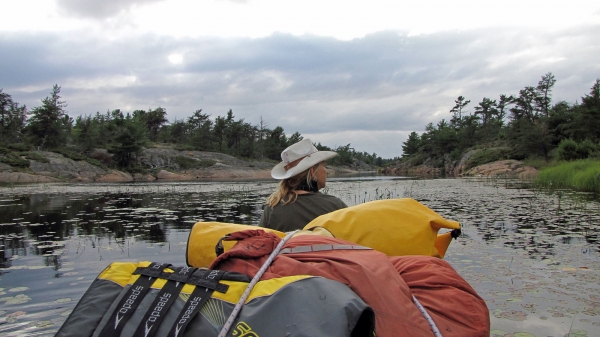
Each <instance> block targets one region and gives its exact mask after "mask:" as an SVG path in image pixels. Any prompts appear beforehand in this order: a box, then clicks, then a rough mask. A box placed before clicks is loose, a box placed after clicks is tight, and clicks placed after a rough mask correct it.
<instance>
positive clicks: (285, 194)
mask: <svg viewBox="0 0 600 337" xmlns="http://www.w3.org/2000/svg"><path fill="white" fill-rule="evenodd" d="M321 164H323V162H320V163H317V164H315V165H313V166H312V167H310V168H309V169H308V170H305V171H302V172H301V173H298V174H297V175H295V176H293V177H290V178H287V179H283V180H282V181H281V182H280V183H279V187H278V188H277V190H276V191H275V192H273V193H272V194H271V195H270V196H269V197H268V198H267V205H269V206H271V208H273V207H275V206H277V205H278V204H279V203H280V202H283V204H284V205H285V204H289V203H291V202H294V201H296V199H297V198H298V194H296V193H295V192H294V191H296V189H297V188H298V186H300V184H301V183H302V181H303V180H306V182H307V183H308V184H313V183H314V184H316V180H317V177H316V176H315V175H314V172H316V171H317V169H318V168H319V165H321ZM311 168H314V170H313V171H312V172H311Z"/></svg>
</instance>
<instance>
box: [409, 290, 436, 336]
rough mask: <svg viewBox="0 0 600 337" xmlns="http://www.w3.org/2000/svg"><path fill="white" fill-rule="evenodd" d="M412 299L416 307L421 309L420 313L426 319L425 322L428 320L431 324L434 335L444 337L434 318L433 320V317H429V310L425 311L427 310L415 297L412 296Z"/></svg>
mask: <svg viewBox="0 0 600 337" xmlns="http://www.w3.org/2000/svg"><path fill="white" fill-rule="evenodd" d="M412 298H413V302H415V305H416V306H417V308H418V309H419V311H420V312H421V314H422V315H423V317H425V320H427V323H429V327H430V328H431V331H433V335H434V336H435V337H442V333H441V332H440V330H439V329H438V327H437V325H435V322H434V321H433V318H431V316H429V313H428V312H427V310H425V308H424V307H423V306H422V305H421V303H420V302H419V301H418V300H417V298H416V297H415V295H412Z"/></svg>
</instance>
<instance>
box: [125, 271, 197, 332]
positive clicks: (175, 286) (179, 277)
mask: <svg viewBox="0 0 600 337" xmlns="http://www.w3.org/2000/svg"><path fill="white" fill-rule="evenodd" d="M195 270H196V268H192V267H177V268H173V273H169V274H167V273H164V274H163V277H161V278H164V279H167V283H166V284H165V285H164V286H163V287H162V289H161V290H160V292H159V293H158V295H157V296H156V298H155V299H154V301H153V302H152V304H151V305H150V307H149V308H148V311H147V312H146V314H145V315H144V318H142V321H141V322H140V324H139V325H138V327H137V329H136V330H135V333H134V334H133V337H153V336H154V335H155V334H156V331H158V327H160V323H162V321H163V319H164V318H165V316H166V315H167V311H169V308H170V307H171V305H172V304H173V303H174V302H175V300H176V299H177V296H179V292H180V291H181V289H182V288H183V286H184V285H185V284H186V282H187V281H188V279H189V278H190V277H191V276H192V274H193V273H194V271H195Z"/></svg>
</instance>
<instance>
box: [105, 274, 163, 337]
mask: <svg viewBox="0 0 600 337" xmlns="http://www.w3.org/2000/svg"><path fill="white" fill-rule="evenodd" d="M169 266H171V265H170V264H167V263H156V262H152V263H150V265H149V266H148V267H145V268H139V267H138V268H137V269H136V270H135V272H134V274H140V277H139V278H138V279H137V280H136V281H135V282H134V283H133V284H132V285H131V287H130V288H129V290H128V291H127V293H126V294H125V296H123V298H121V300H120V301H119V304H118V305H117V308H116V309H115V311H114V312H113V313H112V315H111V316H110V318H109V320H108V322H107V323H106V325H105V326H104V328H103V329H102V332H101V333H100V335H99V337H118V336H119V335H121V331H122V330H123V327H124V326H125V323H127V320H129V318H130V317H131V315H132V314H133V312H134V311H135V309H136V308H137V307H138V306H139V305H140V303H141V302H142V299H143V298H144V295H146V293H147V292H148V290H149V289H150V287H151V286H152V283H154V281H155V280H156V279H157V278H159V277H160V276H161V275H162V273H163V271H164V270H165V268H167V267H169Z"/></svg>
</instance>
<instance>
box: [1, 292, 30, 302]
mask: <svg viewBox="0 0 600 337" xmlns="http://www.w3.org/2000/svg"><path fill="white" fill-rule="evenodd" d="M29 301H31V297H29V296H27V295H25V294H19V295H17V296H9V297H2V298H0V302H4V303H6V304H7V305H8V304H23V303H27V302H29Z"/></svg>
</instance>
